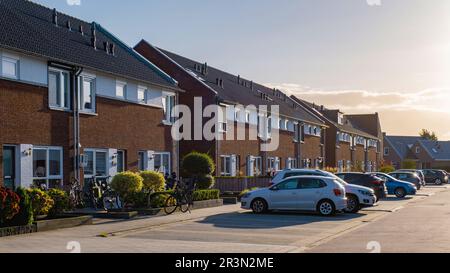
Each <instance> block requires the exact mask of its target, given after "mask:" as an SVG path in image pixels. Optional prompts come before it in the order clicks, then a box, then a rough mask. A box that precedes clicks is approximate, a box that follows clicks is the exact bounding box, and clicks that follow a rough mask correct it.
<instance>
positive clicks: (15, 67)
mask: <svg viewBox="0 0 450 273" xmlns="http://www.w3.org/2000/svg"><path fill="white" fill-rule="evenodd" d="M1 62H2V63H1V69H2V70H1V72H2V73H1V74H2V76H3V77H7V78H12V79H18V78H19V60H18V59H15V58H11V57H6V56H3V57H2V58H1Z"/></svg>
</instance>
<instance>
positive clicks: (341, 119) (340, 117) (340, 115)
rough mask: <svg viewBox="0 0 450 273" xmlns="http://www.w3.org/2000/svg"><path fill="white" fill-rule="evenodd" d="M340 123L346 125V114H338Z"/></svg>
mask: <svg viewBox="0 0 450 273" xmlns="http://www.w3.org/2000/svg"><path fill="white" fill-rule="evenodd" d="M338 123H339V124H340V125H344V114H342V113H338Z"/></svg>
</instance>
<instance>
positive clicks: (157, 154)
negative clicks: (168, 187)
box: [153, 152, 172, 174]
mask: <svg viewBox="0 0 450 273" xmlns="http://www.w3.org/2000/svg"><path fill="white" fill-rule="evenodd" d="M157 156H161V163H163V162H164V160H163V159H164V156H167V157H168V159H169V160H168V162H169V167H168V168H169V170H165V172H163V171H161V170H157V169H156V166H155V171H157V172H160V173H162V174H166V173H168V174H171V173H172V161H171V160H172V157H171V153H170V152H155V153H154V159H153V160H154V162H155V164H156V157H157ZM161 165H162V164H161Z"/></svg>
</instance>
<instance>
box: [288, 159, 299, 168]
mask: <svg viewBox="0 0 450 273" xmlns="http://www.w3.org/2000/svg"><path fill="white" fill-rule="evenodd" d="M296 167H297V159H295V158H292V157H290V158H288V159H286V169H294V168H296Z"/></svg>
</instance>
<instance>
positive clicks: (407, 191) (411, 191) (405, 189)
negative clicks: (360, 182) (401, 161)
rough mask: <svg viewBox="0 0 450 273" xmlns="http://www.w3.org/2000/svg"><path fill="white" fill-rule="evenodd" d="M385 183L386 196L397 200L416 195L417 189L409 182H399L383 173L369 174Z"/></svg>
mask: <svg viewBox="0 0 450 273" xmlns="http://www.w3.org/2000/svg"><path fill="white" fill-rule="evenodd" d="M371 174H373V175H375V176H377V177H379V178H381V179H383V180H384V181H385V184H386V188H387V191H388V194H390V195H395V196H396V197H397V198H405V197H406V196H408V195H416V193H417V187H416V186H415V185H414V184H413V183H410V182H406V181H401V180H399V179H397V178H395V177H392V176H390V175H389V174H385V173H378V172H376V173H371Z"/></svg>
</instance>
